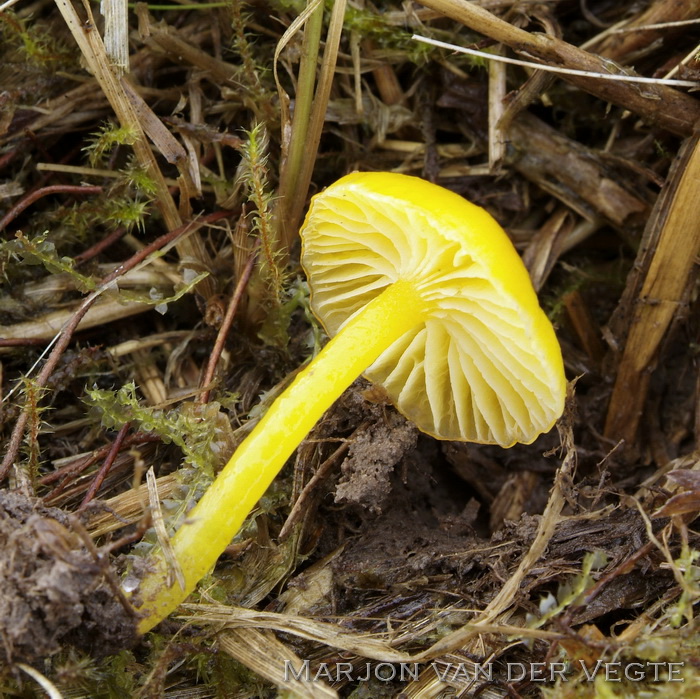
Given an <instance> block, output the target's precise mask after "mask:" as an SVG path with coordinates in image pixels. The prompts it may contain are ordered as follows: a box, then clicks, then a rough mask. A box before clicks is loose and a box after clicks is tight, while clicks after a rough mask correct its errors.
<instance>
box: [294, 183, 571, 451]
mask: <svg viewBox="0 0 700 699" xmlns="http://www.w3.org/2000/svg"><path fill="white" fill-rule="evenodd" d="M301 235H302V245H303V247H302V265H303V267H304V269H305V271H306V274H307V277H308V280H309V285H310V288H311V307H312V310H313V312H314V314H315V315H316V316H317V318H318V319H319V320H320V322H321V323H322V325H323V326H324V328H325V329H326V331H327V332H328V334H329V335H330V336H333V335H335V334H336V333H338V332H339V331H340V330H341V329H342V326H343V324H344V323H345V322H346V321H347V320H348V319H349V318H351V317H352V316H353V315H354V314H356V313H357V312H358V311H359V310H360V309H362V308H363V307H364V306H365V305H366V304H367V303H368V302H369V301H371V300H372V299H373V298H375V297H376V296H378V295H379V294H380V293H381V292H382V290H383V289H385V288H386V287H387V286H388V285H390V284H392V283H393V282H395V281H397V280H407V281H410V282H412V283H413V284H415V286H416V287H417V288H418V289H419V290H420V293H421V297H422V298H425V299H426V301H427V306H428V308H429V311H428V312H427V313H421V314H419V313H417V312H416V310H415V309H412V308H406V313H416V318H417V322H416V325H415V327H414V328H413V329H412V330H411V331H409V332H407V333H405V334H404V335H403V336H402V337H400V338H399V339H398V340H396V341H395V342H394V343H393V344H391V346H390V347H388V348H386V349H385V350H384V351H382V352H381V354H379V356H378V358H377V360H376V361H375V362H374V363H373V364H372V365H371V366H370V367H369V368H368V369H367V370H366V372H365V375H366V376H367V378H369V379H370V380H371V381H373V382H375V383H378V384H381V385H382V386H383V387H384V388H385V389H386V391H387V393H388V395H389V397H390V398H391V400H392V402H393V403H394V405H395V406H396V407H397V408H398V410H399V411H400V412H401V413H403V414H404V415H405V416H406V417H407V418H409V419H410V420H412V421H413V422H414V423H415V424H416V425H417V426H418V427H419V428H420V429H421V430H422V431H424V432H427V433H428V434H431V435H433V436H434V437H437V438H439V439H451V440H462V441H471V442H479V443H483V444H500V445H501V446H504V447H508V446H512V445H513V444H514V443H516V442H524V443H526V444H529V443H530V442H532V441H534V439H535V438H536V437H537V436H538V435H539V434H541V433H543V432H546V431H548V430H549V429H550V428H551V427H552V425H553V424H554V423H555V422H556V420H557V419H558V418H559V416H560V415H561V414H562V412H563V409H564V398H565V394H566V379H565V376H564V367H563V362H562V356H561V349H560V347H559V343H558V341H557V339H556V336H555V334H554V330H553V328H552V325H551V323H550V322H549V320H548V319H547V317H546V316H545V314H544V312H543V311H542V309H541V308H540V306H539V303H538V300H537V296H536V294H535V291H534V289H533V287H532V284H531V282H530V277H529V275H528V273H527V270H526V269H525V266H524V265H523V262H522V260H521V259H520V257H519V255H518V254H517V252H516V251H515V248H514V247H513V244H512V243H511V241H510V239H509V238H508V236H507V235H506V233H505V232H504V231H503V229H502V228H501V227H500V226H499V225H498V223H496V221H495V220H494V219H493V218H492V217H491V216H490V215H489V214H488V213H487V212H486V211H485V210H484V209H482V208H480V207H478V206H476V205H474V204H471V203H470V202H468V201H467V200H466V199H463V198H462V197H460V196H459V195H458V194H455V193H454V192H451V191H449V190H447V189H444V188H443V187H439V186H438V185H435V184H431V183H429V182H426V181H425V180H422V179H419V178H417V177H410V176H407V175H400V174H395V173H379V172H378V173H353V174H350V175H347V176H346V177H343V178H341V179H340V180H338V181H337V182H336V183H335V184H333V185H331V186H330V187H328V188H327V189H325V190H324V191H323V192H321V193H320V194H317V195H316V196H315V197H314V198H313V199H312V202H311V206H310V209H309V212H308V214H307V217H306V221H305V223H304V225H303V227H302V232H301Z"/></svg>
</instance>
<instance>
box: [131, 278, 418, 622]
mask: <svg viewBox="0 0 700 699" xmlns="http://www.w3.org/2000/svg"><path fill="white" fill-rule="evenodd" d="M407 309H409V311H410V312H408V313H407V312H406V310H407ZM425 311H426V302H425V300H423V299H421V298H420V296H419V294H418V292H417V290H416V287H415V284H413V283H412V282H409V281H403V280H400V281H396V282H394V283H393V284H392V285H390V286H388V287H386V288H385V289H384V291H382V293H381V294H379V296H377V297H376V298H374V299H373V300H372V301H371V302H370V303H368V304H367V306H365V307H364V308H363V309H361V310H360V311H358V312H357V313H356V314H355V315H354V316H353V317H351V318H350V319H349V320H348V321H347V322H346V324H345V325H344V326H343V328H342V329H341V331H340V332H339V333H338V334H337V335H336V336H335V337H334V338H333V339H332V340H330V341H329V342H328V344H327V345H326V346H325V347H324V348H323V350H322V351H321V352H320V353H319V354H318V355H317V356H316V358H315V359H314V360H313V361H312V362H311V363H310V364H309V365H308V366H307V367H306V368H305V369H304V370H303V371H301V372H300V373H299V374H298V376H297V377H296V379H295V380H294V381H293V383H292V384H291V385H290V386H289V387H288V388H287V389H286V390H285V391H284V392H283V393H282V394H281V395H280V396H279V397H278V398H277V400H276V401H275V402H274V403H273V404H272V406H271V407H270V408H269V410H268V411H267V413H266V414H265V416H264V417H263V418H262V419H261V420H260V422H259V423H258V424H257V425H256V427H255V428H254V429H253V431H252V432H251V433H250V434H249V435H248V437H247V438H246V439H245V440H244V441H243V442H242V443H241V444H240V446H239V447H238V449H237V450H236V452H235V453H234V454H233V456H232V457H231V459H230V460H229V462H228V463H227V464H226V466H224V468H223V470H222V471H221V472H220V473H219V475H218V476H217V478H216V480H215V481H214V482H213V483H212V485H211V486H210V487H209V488H208V490H207V491H206V493H205V494H204V495H203V496H202V498H201V500H200V501H199V502H198V503H197V505H195V507H194V508H193V509H192V510H191V511H190V512H189V513H188V515H187V517H186V520H185V522H184V523H183V524H182V525H181V527H180V529H179V530H178V531H177V532H176V533H175V535H174V536H173V538H172V539H171V542H170V543H171V546H172V550H173V552H174V555H175V559H176V560H177V563H178V565H179V566H180V569H181V571H182V574H183V578H184V581H185V585H184V588H182V587H180V585H179V583H178V582H173V583H172V584H170V585H169V584H168V578H169V576H168V565H167V563H166V561H165V558H164V557H163V555H162V553H161V554H159V555H158V557H157V560H156V561H154V565H153V567H152V569H151V571H150V572H149V573H148V574H147V576H146V577H145V578H144V579H143V580H142V581H141V585H140V587H139V589H138V591H137V595H136V596H135V597H134V598H133V599H132V602H133V603H134V605H135V607H136V608H137V610H138V611H139V612H140V613H141V614H142V615H143V618H142V620H141V622H140V624H139V631H140V632H141V633H145V632H146V631H148V630H149V629H151V628H153V626H155V625H156V624H157V623H158V622H160V621H162V620H163V619H164V618H165V617H166V616H167V615H168V614H170V612H172V611H173V610H174V609H175V608H176V607H177V606H178V605H179V604H180V603H181V602H182V601H183V600H184V599H185V598H186V597H187V596H188V595H189V594H190V592H192V590H193V589H194V588H195V586H196V584H197V582H198V581H199V580H200V579H201V578H202V577H204V575H206V573H207V572H208V571H209V570H210V569H211V568H212V566H213V565H214V564H215V563H216V560H217V558H218V557H219V556H220V555H221V554H222V553H223V551H224V549H225V548H226V546H228V545H229V543H230V542H231V539H232V538H233V537H234V536H235V534H236V533H237V532H238V530H239V529H240V527H241V525H242V524H243V521H244V520H245V518H246V517H247V515H248V514H249V512H250V511H251V510H252V509H253V507H254V506H255V504H256V503H257V502H258V500H259V499H260V498H261V497H262V495H263V494H264V493H265V491H266V490H267V488H268V486H269V485H270V483H272V481H273V480H274V478H275V476H276V475H277V474H278V473H279V471H280V470H281V469H282V467H283V466H284V464H285V462H286V461H287V459H288V458H289V457H290V456H291V455H292V453H293V452H294V450H295V449H296V447H297V446H298V445H299V443H300V442H301V441H302V440H303V439H304V437H306V435H307V434H308V433H309V432H310V431H311V429H312V427H313V426H314V425H315V424H316V422H318V420H319V419H320V418H321V416H322V415H323V413H324V412H325V411H326V410H327V409H328V408H329V407H330V406H331V405H332V404H333V403H334V402H335V400H336V399H337V398H338V397H340V395H341V394H342V393H343V391H344V390H345V389H346V388H347V387H348V386H349V385H350V384H351V383H352V382H353V381H354V380H355V379H356V378H357V377H358V376H359V375H360V374H361V373H362V372H363V371H364V370H365V369H367V367H369V366H370V365H371V364H372V363H373V362H374V361H375V360H376V359H377V358H378V357H379V355H380V354H381V353H382V352H383V351H384V350H385V349H386V348H387V347H389V346H390V345H391V344H392V343H393V342H394V341H395V340H398V339H399V338H400V337H401V336H402V335H404V334H405V333H406V332H408V331H409V330H411V328H413V327H414V326H415V325H417V324H418V323H420V322H422V320H424V314H425Z"/></svg>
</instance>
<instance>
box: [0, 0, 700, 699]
mask: <svg viewBox="0 0 700 699" xmlns="http://www.w3.org/2000/svg"><path fill="white" fill-rule="evenodd" d="M103 5H108V3H107V2H106V0H105V2H103ZM104 11H106V12H107V11H109V10H107V9H105V10H104ZM113 12H114V16H113V17H110V19H109V20H108V21H107V23H105V20H104V18H103V17H102V15H101V14H100V12H99V7H98V5H97V4H96V3H91V4H88V3H87V2H85V3H83V4H80V3H75V4H71V3H70V2H69V0H55V2H52V1H51V0H34V1H31V0H18V1H17V2H14V3H13V2H5V3H3V4H2V5H1V6H0V55H1V56H2V62H1V63H0V231H2V239H1V240H0V395H1V397H2V403H1V405H0V438H1V439H2V444H3V449H2V455H1V456H2V458H3V462H2V466H0V473H1V476H2V479H3V484H4V486H3V487H4V488H5V489H4V490H3V491H0V541H1V542H2V546H0V587H1V589H2V595H1V596H0V638H1V640H2V644H1V648H2V657H3V660H2V662H1V663H0V665H1V666H2V667H1V668H0V694H2V696H8V697H10V696H22V697H33V696H37V697H38V696H45V694H46V693H47V692H48V693H49V695H50V696H52V697H60V696H63V697H72V698H77V697H103V696H104V697H124V696H130V697H172V698H175V697H182V698H184V697H198V698H203V697H241V698H243V697H267V696H305V697H355V698H360V697H372V698H377V697H397V696H401V697H437V696H463V697H468V696H480V697H503V696H511V697H514V696H522V697H537V696H543V695H544V696H552V697H593V696H600V697H613V696H620V697H621V696H656V695H658V696H669V695H670V693H671V692H673V694H674V696H677V697H686V696H687V697H696V696H699V695H700V648H699V646H700V630H699V629H698V624H697V622H696V620H695V616H694V615H695V603H696V602H698V601H699V599H700V567H699V566H698V561H697V558H698V555H700V554H699V552H700V536H699V535H698V533H697V532H696V531H695V529H694V526H695V524H694V519H695V517H696V515H697V512H698V510H699V509H700V469H699V468H698V464H699V463H700V462H699V461H698V457H697V454H698V450H699V449H700V378H699V377H698V372H697V362H698V348H699V347H700V335H699V333H700V323H699V322H698V318H699V316H698V303H699V300H698V294H697V286H696V285H697V276H696V262H697V255H698V252H699V250H700V216H699V215H698V200H699V199H700V146H699V142H698V132H697V128H696V125H697V124H698V123H700V122H699V119H700V101H698V99H697V98H696V96H695V95H696V89H697V88H694V85H698V86H700V82H697V83H696V82H695V81H700V66H698V65H697V61H696V53H697V52H698V50H699V44H700V26H699V25H700V9H698V4H697V3H696V2H694V1H692V0H678V1H677V2H672V3H671V2H666V1H664V0H651V1H647V2H636V1H635V2H631V1H623V2H612V1H611V0H587V2H584V1H583V0H581V2H574V1H573V0H539V1H538V2H534V1H533V2H531V1H530V0H518V1H517V2H516V1H515V0H481V1H479V2H467V1H466V0H422V2H420V3H411V2H405V3H398V2H395V3H391V2H381V3H377V4H372V3H365V2H359V1H355V2H348V3H347V4H346V2H345V1H344V0H336V2H335V3H330V2H329V3H325V4H324V3H318V2H312V1H310V2H309V3H308V5H305V4H304V2H303V1H302V0H258V1H257V2H250V3H249V4H242V3H239V2H237V0H224V1H223V2H212V3H186V2H185V4H183V2H179V1H178V2H174V3H173V4H172V5H146V4H143V3H139V4H136V5H135V6H133V7H129V9H128V15H127V16H126V19H124V16H123V14H120V13H119V8H116V7H115V8H114V10H113ZM124 21H126V22H128V31H127V30H126V25H125V24H124ZM105 24H107V28H105ZM105 34H106V35H107V36H106V37H105V43H103V42H102V40H101V39H100V36H104V35H105ZM414 34H415V35H420V36H422V37H426V38H429V39H433V40H437V41H440V42H447V43H449V44H452V45H456V46H459V47H466V48H469V49H475V50H477V51H479V52H487V53H488V54H489V55H490V56H493V57H494V58H489V57H488V56H483V55H481V56H474V55H468V54H464V53H460V52H457V51H456V50H454V49H450V48H444V47H438V46H435V45H430V44H426V43H424V42H421V41H419V40H417V39H415V38H414V37H413V35H414ZM105 44H106V46H107V48H105ZM501 56H502V57H506V58H517V59H519V60H524V61H527V62H529V63H530V64H532V65H531V66H530V67H527V66H522V65H510V64H506V63H503V62H500V61H498V60H496V59H497V58H498V57H501ZM535 65H545V66H549V67H553V68H556V69H557V70H558V71H560V72H549V71H545V70H536V69H535V68H534V67H533V66H535ZM127 66H128V70H127ZM592 74H593V75H592ZM601 74H605V75H608V76H609V75H616V76H618V77H624V78H625V79H605V78H603V77H600V75H601ZM635 76H645V77H647V78H653V79H654V80H653V81H652V82H648V81H647V82H636V81H634V78H635ZM353 170H364V171H394V172H401V173H406V174H410V175H417V176H420V177H423V178H425V179H427V180H430V181H433V182H436V183H438V184H440V185H442V186H444V187H447V188H449V189H451V190H453V191H455V192H457V193H459V194H461V195H463V196H465V197H466V198H467V199H469V200H471V201H472V202H474V203H475V204H478V205H479V206H482V207H484V208H485V209H487V210H488V211H489V212H490V213H491V214H492V215H493V216H494V217H495V218H496V220H497V221H498V222H499V223H500V224H501V225H502V226H503V228H504V229H505V230H506V231H507V233H508V234H509V236H510V237H511V239H512V240H513V243H514V244H515V246H516V248H517V250H518V252H519V253H521V255H522V257H523V259H524V262H525V264H526V266H527V269H528V271H529V273H530V276H531V278H532V282H533V286H534V287H535V289H536V291H537V292H538V294H539V298H540V301H541V304H542V307H543V308H544V310H545V312H546V313H547V315H548V317H549V318H550V320H551V321H552V323H553V324H554V327H555V329H556V332H557V336H558V339H559V341H560V344H561V347H562V352H563V356H564V362H565V366H566V372H567V378H568V379H569V381H570V390H569V395H568V399H567V407H566V410H565V413H564V415H563V417H562V418H561V420H560V421H559V422H558V424H557V426H556V427H555V428H554V429H553V430H552V431H551V432H549V433H548V434H546V435H542V436H541V437H539V438H538V439H537V440H536V441H535V442H534V443H532V444H530V445H515V446H513V447H512V448H509V449H507V450H506V449H502V448H500V447H498V446H488V445H477V444H470V443H462V442H449V441H439V440H436V439H434V438H432V437H429V436H427V435H424V434H422V433H420V432H419V431H418V430H417V429H416V428H415V427H414V426H413V425H412V424H411V423H410V422H409V421H407V420H406V419H405V418H404V417H403V416H402V415H400V414H399V413H398V412H397V411H396V410H395V409H394V408H393V407H392V405H391V404H390V403H388V402H387V401H386V400H385V398H384V396H383V395H382V393H381V391H379V390H378V389H377V388H376V387H373V386H372V385H371V384H370V383H369V382H368V381H366V380H365V379H362V378H361V379H358V380H357V381H356V382H355V383H354V384H353V385H352V386H351V387H350V388H349V389H348V390H347V391H346V392H345V393H344V395H343V396H342V398H340V399H339V400H338V401H337V402H336V403H335V404H334V405H333V407H332V408H331V409H330V410H329V411H328V412H327V413H326V415H325V416H324V418H323V419H322V420H321V421H320V422H319V423H318V424H317V426H316V427H315V428H314V430H313V431H312V433H311V434H310V436H309V437H308V438H307V439H306V440H305V441H303V442H302V444H301V446H300V447H299V449H298V450H297V451H296V453H295V456H294V457H293V458H292V459H290V461H289V463H288V464H287V466H286V467H285V468H284V469H283V470H282V472H281V473H280V475H279V477H278V478H276V479H275V481H274V483H273V485H272V486H271V487H270V488H269V489H268V491H267V493H266V494H265V496H264V497H263V498H262V500H261V501H260V503H259V504H258V506H257V507H256V508H255V510H254V511H253V513H252V514H251V516H250V517H249V518H248V519H247V520H246V524H245V525H244V526H243V528H242V530H241V531H240V532H239V534H238V535H237V536H236V538H235V539H234V540H233V542H232V543H231V545H230V546H229V547H228V549H227V550H226V553H225V555H224V556H223V557H222V558H221V560H220V561H219V564H218V565H217V567H216V568H215V570H214V571H213V572H212V573H211V574H210V575H208V576H207V577H206V578H205V580H204V582H203V583H202V584H201V585H200V586H199V588H198V590H197V591H196V592H195V594H193V595H192V596H191V597H190V598H189V599H188V602H187V603H186V604H184V605H182V606H180V607H179V609H178V610H177V611H176V612H175V613H174V614H173V615H171V616H170V617H169V618H168V619H167V620H166V621H164V622H163V623H161V624H160V625H159V626H157V627H156V628H155V630H154V631H152V632H150V633H148V634H146V635H145V636H141V637H138V636H137V635H136V634H135V630H134V617H133V614H132V613H131V608H130V606H129V603H128V601H127V600H126V598H125V597H124V593H123V591H122V590H123V589H128V588H129V584H128V582H129V580H130V579H131V578H132V577H133V576H134V575H136V574H137V573H138V571H139V570H140V569H141V567H142V566H143V561H144V559H145V558H146V557H147V556H148V555H149V553H150V552H151V551H152V549H153V547H154V546H155V545H157V542H158V541H162V540H163V537H164V536H167V534H168V533H172V531H173V530H174V528H175V527H176V524H177V522H179V521H182V518H183V516H184V512H185V511H186V510H187V509H188V508H189V507H190V506H191V505H192V503H193V502H195V501H196V500H197V499H198V498H199V497H200V496H201V494H202V493H203V492H204V491H205V489H206V488H207V486H208V485H209V483H210V482H211V481H212V479H213V477H214V475H215V473H216V471H217V470H218V469H219V468H220V467H221V466H222V465H223V464H224V463H225V462H226V460H227V459H228V456H229V455H230V454H231V453H232V452H233V451H234V449H235V447H236V445H237V444H239V443H240V442H241V440H242V439H243V437H244V436H245V434H247V432H248V431H249V430H250V428H251V426H252V425H253V424H254V423H255V422H256V421H257V420H258V419H259V417H260V415H261V414H262V413H263V412H264V410H265V408H266V407H267V406H269V404H270V403H271V401H272V399H274V397H275V396H276V395H278V394H279V393H280V391H281V390H282V389H283V388H284V386H285V385H286V383H287V382H288V380H289V379H290V378H291V377H292V376H293V375H294V373H295V370H297V369H298V368H299V367H300V366H302V365H303V363H304V362H305V361H306V360H307V359H308V358H309V357H310V356H311V355H312V354H313V353H314V352H315V351H317V350H318V348H319V347H320V346H321V345H322V344H323V343H324V342H325V336H324V333H323V330H322V328H321V327H320V325H319V323H318V322H317V321H316V320H315V319H314V318H313V316H312V314H311V312H310V301H309V290H308V286H307V284H306V282H305V281H304V275H303V271H302V269H301V267H300V264H299V244H298V236H297V231H298V229H299V225H300V223H301V221H302V219H303V216H304V212H305V210H306V207H307V206H308V202H309V197H310V196H311V195H313V194H314V193H315V192H318V191H320V190H322V189H323V188H324V187H326V186H327V185H329V184H331V183H332V182H333V181H335V180H336V179H338V178H339V177H341V176H342V175H344V174H346V173H348V172H351V171H353ZM154 523H155V525H159V526H160V530H161V531H160V533H159V532H158V529H159V526H153V525H154ZM163 532H165V534H163ZM120 580H121V582H120Z"/></svg>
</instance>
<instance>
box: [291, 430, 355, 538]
mask: <svg viewBox="0 0 700 699" xmlns="http://www.w3.org/2000/svg"><path fill="white" fill-rule="evenodd" d="M366 428H367V423H363V424H362V425H360V427H358V428H357V429H356V430H355V432H354V433H353V435H351V436H350V437H349V438H348V439H347V440H345V441H344V442H343V443H342V444H341V445H340V446H339V447H338V448H337V449H336V450H335V451H334V452H333V453H332V454H331V455H330V456H329V457H328V458H327V459H326V460H325V461H324V462H323V463H322V464H321V465H320V466H319V467H318V468H317V469H316V473H314V475H313V476H311V478H310V479H309V482H308V483H307V484H306V485H305V486H304V489H303V490H302V491H301V493H300V494H299V497H298V498H297V499H296V502H295V503H294V505H293V506H292V509H291V511H290V513H289V515H288V516H287V520H286V521H285V523H284V525H283V526H282V529H281V531H280V533H279V537H278V539H279V541H284V540H285V539H286V538H287V537H288V536H289V535H290V534H291V532H292V528H293V527H294V525H295V524H296V523H297V520H298V519H299V518H300V517H301V515H302V512H303V511H304V509H305V507H306V504H307V502H308V501H309V498H310V497H311V493H312V492H313V491H314V490H315V488H316V486H317V485H318V484H319V483H320V482H321V481H322V480H323V479H324V478H325V477H326V476H327V475H328V472H329V471H330V470H331V468H333V466H334V465H335V464H336V463H337V461H338V459H339V458H340V457H341V456H343V454H345V452H346V451H347V450H348V449H349V448H350V445H351V444H352V441H353V439H352V438H353V437H354V436H355V435H356V434H357V433H358V432H359V431H360V430H364V429H366Z"/></svg>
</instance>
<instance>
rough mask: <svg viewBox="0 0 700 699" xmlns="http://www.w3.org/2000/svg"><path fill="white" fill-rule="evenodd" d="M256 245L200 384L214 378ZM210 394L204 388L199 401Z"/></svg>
mask: <svg viewBox="0 0 700 699" xmlns="http://www.w3.org/2000/svg"><path fill="white" fill-rule="evenodd" d="M258 246H259V241H258V242H257V243H256V245H255V248H254V249H253V251H252V252H251V253H250V257H249V258H248V262H247V263H246V265H245V267H244V268H243V271H242V272H241V276H240V278H239V279H238V283H237V284H236V289H235V290H234V292H233V297H232V298H231V303H229V305H228V308H227V309H226V315H225V316H224V320H223V322H222V323H221V327H220V328H219V333H218V335H217V336H216V342H215V343H214V347H213V349H212V351H211V354H210V355H209V363H208V364H207V370H206V371H205V372H204V377H203V378H202V382H201V385H202V386H206V387H209V386H211V384H212V381H213V380H214V373H215V372H216V365H217V364H218V362H219V357H220V356H221V352H222V350H223V348H224V342H225V341H226V336H227V335H228V333H229V330H230V329H231V325H232V323H233V319H234V317H235V316H236V311H237V310H238V305H239V304H240V302H241V298H242V297H243V292H244V291H245V288H246V285H247V284H248V280H249V279H250V275H251V273H252V272H253V266H254V264H255V258H256V253H257V249H258ZM210 394H211V388H206V389H205V390H204V391H202V393H201V394H200V396H199V402H200V403H208V402H209V395H210Z"/></svg>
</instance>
